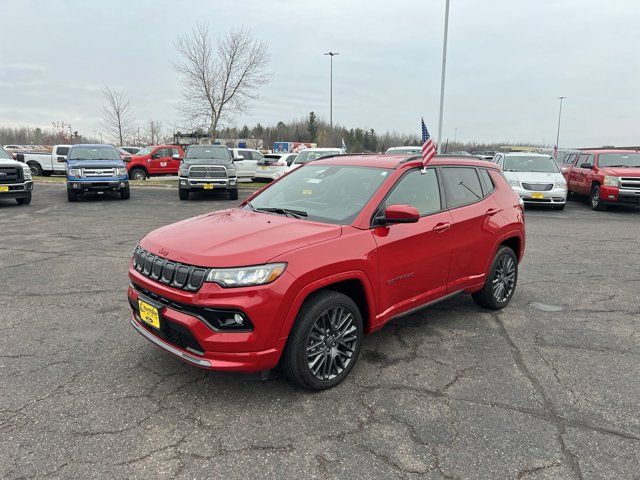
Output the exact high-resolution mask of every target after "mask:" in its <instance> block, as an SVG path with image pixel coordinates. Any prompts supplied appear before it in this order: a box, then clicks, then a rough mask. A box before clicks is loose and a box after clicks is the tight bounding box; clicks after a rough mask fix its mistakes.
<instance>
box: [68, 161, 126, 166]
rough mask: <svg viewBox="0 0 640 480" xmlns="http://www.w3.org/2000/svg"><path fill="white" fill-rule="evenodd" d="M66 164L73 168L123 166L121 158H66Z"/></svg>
mask: <svg viewBox="0 0 640 480" xmlns="http://www.w3.org/2000/svg"><path fill="white" fill-rule="evenodd" d="M67 166H69V167H75V168H116V167H120V168H124V162H123V161H122V160H67Z"/></svg>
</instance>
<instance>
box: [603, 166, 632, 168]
mask: <svg viewBox="0 0 640 480" xmlns="http://www.w3.org/2000/svg"><path fill="white" fill-rule="evenodd" d="M607 167H613V168H631V166H630V165H605V166H604V168H607Z"/></svg>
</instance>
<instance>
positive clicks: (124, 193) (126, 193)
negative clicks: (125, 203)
mask: <svg viewBox="0 0 640 480" xmlns="http://www.w3.org/2000/svg"><path fill="white" fill-rule="evenodd" d="M129 198H131V190H130V189H129V186H128V185H127V186H126V187H125V188H123V189H122V190H120V199H121V200H129Z"/></svg>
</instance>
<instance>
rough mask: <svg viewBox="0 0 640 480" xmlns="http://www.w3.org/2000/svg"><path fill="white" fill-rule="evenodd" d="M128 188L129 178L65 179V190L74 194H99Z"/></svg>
mask: <svg viewBox="0 0 640 480" xmlns="http://www.w3.org/2000/svg"><path fill="white" fill-rule="evenodd" d="M128 186H129V177H127V176H124V177H118V178H112V177H109V178H91V179H86V178H69V177H67V189H68V190H74V191H76V192H99V191H103V192H104V191H115V190H122V189H124V188H127V187H128Z"/></svg>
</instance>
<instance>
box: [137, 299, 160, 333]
mask: <svg viewBox="0 0 640 480" xmlns="http://www.w3.org/2000/svg"><path fill="white" fill-rule="evenodd" d="M138 308H139V310H140V319H141V320H142V321H143V322H145V323H147V324H149V325H151V326H152V327H153V328H157V329H159V328H160V314H159V313H158V309H157V308H156V307H154V306H153V305H149V304H148V303H147V302H145V301H143V300H140V299H138Z"/></svg>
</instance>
